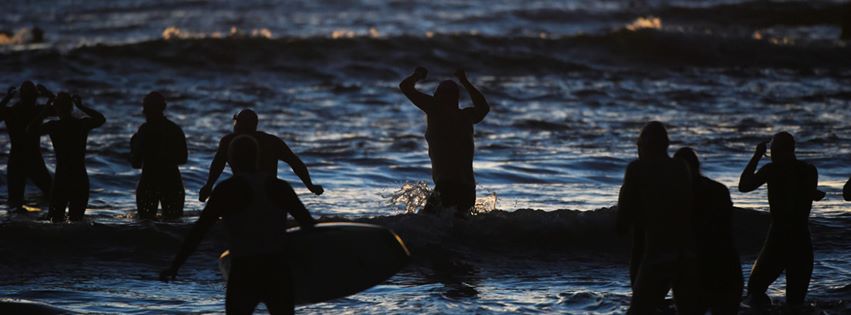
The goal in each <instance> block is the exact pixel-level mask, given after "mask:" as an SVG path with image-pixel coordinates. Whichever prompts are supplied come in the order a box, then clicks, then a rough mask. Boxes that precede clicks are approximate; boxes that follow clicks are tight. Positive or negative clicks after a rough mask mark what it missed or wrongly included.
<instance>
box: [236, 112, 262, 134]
mask: <svg viewBox="0 0 851 315" xmlns="http://www.w3.org/2000/svg"><path fill="white" fill-rule="evenodd" d="M257 120H258V119H257V113H255V112H254V111H253V110H250V109H243V110H242V111H240V112H239V114H236V115H234V116H233V131H234V132H236V133H245V132H254V131H257Z"/></svg>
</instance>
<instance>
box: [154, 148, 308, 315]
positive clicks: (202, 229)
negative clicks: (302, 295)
mask: <svg viewBox="0 0 851 315" xmlns="http://www.w3.org/2000/svg"><path fill="white" fill-rule="evenodd" d="M228 147H229V149H228V156H229V158H228V162H229V163H230V165H231V167H232V168H233V170H234V175H233V176H232V177H230V178H228V179H226V180H224V181H222V182H221V183H220V184H219V185H217V186H216V188H215V190H213V192H212V193H211V194H210V202H208V203H207V205H206V207H204V210H203V211H202V212H201V215H200V217H198V221H197V222H195V225H193V226H192V230H190V231H189V235H187V237H186V239H185V240H184V241H183V245H182V246H181V248H180V252H178V254H177V256H176V257H175V258H174V261H173V263H172V264H171V266H170V267H168V268H167V269H165V270H163V271H162V272H161V273H160V280H163V281H168V280H173V279H174V278H175V276H176V275H177V270H178V269H180V266H182V265H183V263H184V262H186V259H187V258H188V257H189V255H190V254H192V252H194V251H195V249H196V248H197V247H198V244H199V243H200V242H201V239H202V238H203V237H204V235H205V234H206V233H207V231H209V230H210V227H212V226H213V224H214V223H216V222H217V221H218V220H219V218H221V219H222V221H223V222H224V227H225V231H226V232H227V235H228V248H229V250H230V252H231V257H233V258H232V262H231V269H230V274H229V275H228V282H227V292H226V293H225V310H226V312H227V314H252V313H253V312H254V308H256V307H257V305H258V304H259V303H263V304H266V308H268V309H269V313H271V314H293V313H294V305H293V303H294V302H293V290H294V289H293V285H292V274H291V270H290V267H289V260H288V259H287V246H286V234H287V233H285V231H286V229H287V213H290V214H292V216H293V217H294V218H295V219H296V221H298V223H299V225H300V226H301V227H302V228H303V229H309V228H312V227H313V225H315V223H316V222H315V221H314V220H313V218H312V217H311V216H310V213H308V211H307V209H305V207H304V205H303V204H302V203H301V201H300V200H299V199H298V196H297V195H296V193H295V191H293V189H292V187H290V185H289V184H287V182H285V181H282V180H279V179H277V178H275V176H273V175H270V174H269V172H267V171H263V170H261V169H260V168H258V167H257V165H258V160H259V159H258V155H259V152H258V143H257V141H256V140H255V139H254V138H253V137H251V136H248V135H239V136H236V137H234V139H233V141H232V142H231V143H229V144H228Z"/></svg>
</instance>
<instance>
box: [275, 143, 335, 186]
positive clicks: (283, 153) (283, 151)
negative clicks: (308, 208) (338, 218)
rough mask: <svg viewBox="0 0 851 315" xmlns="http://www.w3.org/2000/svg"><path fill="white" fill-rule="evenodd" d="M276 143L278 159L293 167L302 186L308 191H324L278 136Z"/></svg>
mask: <svg viewBox="0 0 851 315" xmlns="http://www.w3.org/2000/svg"><path fill="white" fill-rule="evenodd" d="M276 140H277V141H278V144H277V145H276V147H277V151H278V159H279V160H281V161H284V162H285V163H287V164H289V166H290V168H292V169H293V172H294V173H295V174H296V176H298V178H299V179H301V182H302V183H304V186H305V187H307V189H308V190H310V192H312V193H314V194H317V195H321V194H322V193H323V192H325V189H323V188H322V186H320V185H314V184H313V181H312V180H311V179H310V172H308V171H307V166H306V165H304V162H302V161H301V159H300V158H299V157H298V155H295V153H293V151H292V150H291V149H290V147H289V146H287V143H286V142H284V141H283V140H281V139H280V138H276Z"/></svg>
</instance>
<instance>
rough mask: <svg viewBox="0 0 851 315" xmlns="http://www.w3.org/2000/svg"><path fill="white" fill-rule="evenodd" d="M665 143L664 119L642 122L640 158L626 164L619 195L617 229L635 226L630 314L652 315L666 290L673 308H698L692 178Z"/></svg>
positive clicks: (624, 230)
mask: <svg viewBox="0 0 851 315" xmlns="http://www.w3.org/2000/svg"><path fill="white" fill-rule="evenodd" d="M668 145H669V140H668V132H667V131H666V130H665V127H664V126H663V125H662V123H660V122H657V121H653V122H650V123H648V124H647V125H645V126H644V128H643V129H642V130H641V134H640V135H639V137H638V160H635V161H632V162H630V163H629V165H628V166H627V169H626V174H625V175H624V180H623V186H621V190H620V195H619V197H618V214H617V230H618V233H619V234H621V235H623V234H627V232H628V231H629V229H630V227H633V228H636V229H637V231H639V233H635V234H634V236H635V237H636V240H635V242H636V243H637V244H636V247H634V248H633V254H632V259H631V261H630V269H631V272H630V273H631V274H632V275H633V277H634V280H633V285H632V299H631V300H630V305H629V308H630V309H629V313H630V314H654V313H655V312H656V310H657V308H658V307H659V306H660V305H661V304H662V302H663V301H664V300H665V295H667V294H668V291H669V290H670V289H673V293H674V302H675V304H676V306H677V312H679V313H680V314H696V313H699V311H698V310H699V308H700V300H699V299H700V292H699V287H698V280H699V278H698V277H699V274H698V268H697V261H696V260H697V255H696V250H695V241H694V231H693V228H692V224H693V222H692V211H693V210H692V208H693V191H692V178H691V174H690V171H689V168H688V166H687V165H686V163H685V162H683V161H681V160H676V159H672V158H671V157H670V156H668Z"/></svg>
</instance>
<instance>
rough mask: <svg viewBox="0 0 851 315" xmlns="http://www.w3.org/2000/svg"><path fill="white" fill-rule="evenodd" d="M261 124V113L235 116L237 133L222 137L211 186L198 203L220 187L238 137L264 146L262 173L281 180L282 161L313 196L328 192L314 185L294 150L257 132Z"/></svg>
mask: <svg viewBox="0 0 851 315" xmlns="http://www.w3.org/2000/svg"><path fill="white" fill-rule="evenodd" d="M257 122H258V118H257V113H255V112H254V111H253V110H250V109H245V110H242V111H241V112H239V114H237V115H234V117H233V133H230V134H228V135H226V136H224V137H222V139H221V140H220V141H219V148H218V149H217V150H216V156H215V157H213V162H212V163H211V164H210V175H209V177H208V178H207V183H206V184H204V187H201V192H200V193H199V194H198V195H199V196H198V200H200V201H202V202H203V201H206V200H207V197H208V196H210V192H211V191H212V189H213V185H214V184H215V183H216V180H218V179H219V176H221V175H222V171H224V169H225V164H226V163H228V160H227V154H228V145H229V144H230V143H231V141H232V140H233V139H234V138H235V137H236V136H239V135H249V136H252V137H254V139H255V140H257V143H258V144H259V145H260V153H259V154H260V164H259V166H258V167H259V169H260V171H261V172H264V173H266V174H269V175H271V176H274V177H277V176H278V161H279V160H280V161H284V162H286V163H287V164H289V165H290V167H291V168H292V169H293V172H295V174H296V175H297V176H298V178H300V179H301V181H302V182H303V183H304V186H305V187H307V189H308V190H310V192H312V193H314V194H316V195H321V194H322V193H323V192H325V189H323V188H322V186H320V185H314V184H313V182H312V180H311V179H310V173H308V171H307V166H305V165H304V162H302V161H301V159H299V158H298V156H297V155H295V153H293V151H292V150H290V147H289V146H287V144H286V143H285V142H284V140H281V138H278V137H276V136H273V135H270V134H268V133H265V132H262V131H257ZM231 169H233V164H231Z"/></svg>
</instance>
